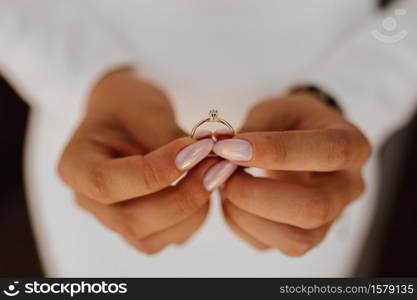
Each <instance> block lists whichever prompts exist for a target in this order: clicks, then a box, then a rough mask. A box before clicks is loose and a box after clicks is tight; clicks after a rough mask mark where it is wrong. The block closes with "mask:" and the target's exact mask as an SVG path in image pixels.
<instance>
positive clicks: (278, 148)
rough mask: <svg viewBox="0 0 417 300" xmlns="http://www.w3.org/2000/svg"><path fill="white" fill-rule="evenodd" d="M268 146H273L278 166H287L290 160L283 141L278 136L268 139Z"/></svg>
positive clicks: (272, 149) (273, 154)
mask: <svg viewBox="0 0 417 300" xmlns="http://www.w3.org/2000/svg"><path fill="white" fill-rule="evenodd" d="M267 139H268V140H267V141H266V143H267V145H271V148H270V149H271V151H272V153H271V154H272V156H273V157H274V160H275V161H276V163H278V164H285V163H286V161H287V159H288V149H287V147H286V143H285V142H284V140H283V139H281V138H280V137H278V136H275V137H274V138H272V137H268V138H267Z"/></svg>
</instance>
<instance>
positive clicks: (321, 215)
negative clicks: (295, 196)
mask: <svg viewBox="0 0 417 300" xmlns="http://www.w3.org/2000/svg"><path fill="white" fill-rule="evenodd" d="M329 216H330V202H329V201H328V199H327V197H326V195H325V194H324V193H323V192H321V191H315V192H313V193H311V194H310V197H309V198H308V199H306V201H305V203H304V207H303V208H302V213H301V218H302V220H301V222H300V223H301V226H302V228H306V229H313V228H317V227H320V226H321V225H323V224H325V223H326V222H327V221H328V219H329Z"/></svg>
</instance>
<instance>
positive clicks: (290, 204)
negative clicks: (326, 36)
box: [58, 70, 370, 256]
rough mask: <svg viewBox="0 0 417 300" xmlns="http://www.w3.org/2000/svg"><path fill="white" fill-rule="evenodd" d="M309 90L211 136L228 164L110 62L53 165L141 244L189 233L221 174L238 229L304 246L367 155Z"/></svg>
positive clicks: (302, 249)
mask: <svg viewBox="0 0 417 300" xmlns="http://www.w3.org/2000/svg"><path fill="white" fill-rule="evenodd" d="M311 98H313V96H311V95H309V94H307V93H299V94H294V95H291V96H288V97H284V98H280V99H271V100H266V101H263V102H260V103H259V104H257V105H256V106H255V107H254V108H253V109H252V110H251V111H250V112H249V114H248V116H247V119H246V122H245V124H244V126H243V127H242V128H241V130H240V132H241V133H239V134H238V135H237V136H235V137H234V138H233V139H223V140H221V141H220V142H218V143H216V145H214V150H215V151H216V153H217V154H219V155H220V156H221V157H223V158H226V159H228V160H229V161H231V162H232V163H233V164H231V163H229V162H227V161H224V160H222V159H221V158H206V155H207V154H208V152H209V151H210V150H211V149H212V147H213V144H212V142H211V140H200V141H196V140H194V139H191V138H189V137H186V136H187V134H186V133H185V132H184V131H183V130H182V129H181V128H180V127H179V126H178V125H177V124H176V121H175V116H174V112H173V110H172V107H171V105H170V102H169V100H168V98H167V96H166V95H165V94H164V93H163V92H162V91H161V90H159V89H158V88H156V87H155V86H153V85H151V84H149V83H147V82H144V81H141V80H140V79H138V78H137V77H136V76H135V75H134V74H133V73H132V72H130V71H129V70H121V71H116V72H113V73H111V74H109V75H107V76H106V77H104V78H103V79H102V80H101V81H100V82H99V83H98V84H97V86H96V87H95V89H94V91H93V92H92V94H91V96H90V98H89V101H88V106H87V110H86V114H85V116H84V119H83V120H82V122H81V124H80V125H79V127H78V129H77V130H76V132H75V133H74V135H73V137H72V138H71V140H70V142H69V144H68V145H67V147H66V148H65V151H64V153H63V155H62V157H61V160H60V163H59V167H58V171H59V174H60V176H61V178H62V179H63V180H64V182H65V183H66V184H68V185H69V186H70V188H71V189H72V190H73V191H74V193H75V198H76V201H77V203H78V204H79V205H80V206H81V207H82V208H83V209H85V210H87V211H89V212H90V213H92V214H93V215H94V216H95V217H96V218H97V219H98V220H99V221H100V222H101V223H103V224H104V225H105V226H107V227H108V228H109V229H111V230H113V231H115V232H117V233H119V234H120V235H122V236H123V238H124V239H125V240H126V241H127V242H128V243H130V244H131V245H132V246H134V247H135V248H137V249H138V250H140V251H142V252H144V253H147V254H153V253H157V252H159V251H161V250H162V249H163V248H164V247H166V246H167V245H169V244H178V245H180V244H183V243H185V242H186V241H187V240H188V239H189V237H191V236H192V234H193V233H194V232H195V231H196V230H198V228H199V227H200V226H201V224H202V223H203V222H204V220H205V218H206V216H207V212H208V209H209V198H210V193H211V191H212V190H213V189H214V188H217V187H218V186H220V185H221V184H222V183H224V182H225V183H224V185H222V187H221V195H222V203H223V212H224V216H225V220H226V221H227V223H228V225H229V226H230V228H231V229H232V230H233V231H234V232H235V233H236V234H237V235H239V236H240V237H241V238H242V239H243V240H245V241H246V242H248V243H249V244H251V245H253V246H254V247H256V248H257V249H260V250H263V249H268V248H275V249H279V250H280V251H282V252H283V253H285V254H287V255H290V256H300V255H303V254H304V253H306V252H307V251H308V250H310V249H312V248H313V247H314V246H316V245H317V244H318V243H320V241H321V240H322V239H323V238H324V236H325V235H326V233H327V231H328V229H329V228H330V226H331V225H332V223H333V222H334V221H335V220H336V219H337V218H338V217H339V216H340V214H341V213H342V212H343V210H344V208H345V207H346V205H348V204H349V203H350V202H352V201H353V200H355V199H357V198H358V197H359V196H360V195H361V194H362V193H363V190H364V183H363V179H362V175H361V170H362V167H363V165H364V163H365V162H366V161H367V159H368V157H369V155H370V145H369V143H368V141H367V139H366V138H365V136H364V135H363V134H362V133H361V132H360V131H359V130H358V129H357V128H356V127H355V126H353V125H352V124H351V123H349V122H347V121H346V120H345V119H343V117H342V116H341V115H340V114H338V113H337V112H335V111H334V110H333V109H331V108H329V107H328V106H326V105H325V104H323V103H321V102H320V101H317V99H311ZM210 143H211V144H210ZM233 165H240V166H243V167H257V168H262V169H265V170H266V171H267V177H264V178H258V177H253V176H251V175H249V174H247V173H245V172H244V171H243V169H242V168H239V169H238V170H237V171H236V172H235V173H234V174H233V175H232V174H231V173H233V171H235V168H234V167H233ZM184 173H187V175H186V176H184V177H183V178H182V179H181V180H180V181H179V182H178V184H176V185H175V186H172V185H171V184H172V182H174V181H175V180H176V179H178V178H179V177H180V176H181V175H183V174H184ZM230 175H232V176H231V177H230V178H229V176H230ZM227 179H228V180H227ZM226 180H227V181H226Z"/></svg>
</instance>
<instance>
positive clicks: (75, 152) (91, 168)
mask: <svg viewBox="0 0 417 300" xmlns="http://www.w3.org/2000/svg"><path fill="white" fill-rule="evenodd" d="M212 145H213V141H211V140H210V139H206V140H201V141H198V142H195V140H193V139H191V138H180V139H177V140H174V141H172V142H171V143H169V144H167V145H165V146H163V147H161V148H159V149H157V150H155V151H153V152H150V153H148V154H146V155H133V156H127V157H122V158H113V157H112V153H109V150H108V149H107V148H106V147H104V146H103V145H101V144H97V143H94V142H91V141H86V142H74V143H73V144H70V145H69V146H68V147H67V149H66V151H65V153H64V154H63V157H62V160H61V162H60V165H59V173H60V175H61V177H62V178H63V180H64V181H65V182H66V183H67V184H68V185H70V186H71V187H72V188H73V189H74V190H76V191H78V192H80V193H82V194H84V195H87V196H88V197H90V198H92V199H95V200H97V201H99V202H101V203H105V204H111V203H115V202H119V201H122V200H126V199H130V198H134V197H139V196H142V195H146V194H150V193H153V192H156V191H159V190H161V189H163V188H165V187H167V186H169V185H170V184H171V183H172V182H174V181H175V180H176V179H177V178H178V177H179V176H180V175H182V174H183V173H184V172H186V171H187V170H188V169H190V168H192V167H193V166H194V165H196V164H197V163H198V162H199V161H201V160H202V159H204V157H205V156H207V154H208V153H209V152H210V151H211V148H212Z"/></svg>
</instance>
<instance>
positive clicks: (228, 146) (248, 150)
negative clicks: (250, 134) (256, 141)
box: [213, 139, 252, 161]
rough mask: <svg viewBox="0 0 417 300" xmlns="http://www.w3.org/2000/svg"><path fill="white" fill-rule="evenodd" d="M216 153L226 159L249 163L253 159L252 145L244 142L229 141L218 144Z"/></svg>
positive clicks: (215, 149)
mask: <svg viewBox="0 0 417 300" xmlns="http://www.w3.org/2000/svg"><path fill="white" fill-rule="evenodd" d="M213 151H214V153H216V154H217V155H218V156H221V157H223V158H225V159H230V160H239V161H248V160H251V159H252V145H251V144H250V143H249V142H247V141H244V140H239V139H227V140H222V141H219V142H217V143H216V144H215V145H214V147H213Z"/></svg>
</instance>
